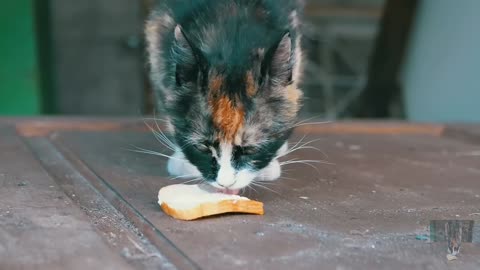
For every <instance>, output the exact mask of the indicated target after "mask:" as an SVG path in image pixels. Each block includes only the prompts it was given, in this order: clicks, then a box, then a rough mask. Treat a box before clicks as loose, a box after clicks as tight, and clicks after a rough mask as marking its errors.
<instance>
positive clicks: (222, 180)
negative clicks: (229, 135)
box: [216, 143, 235, 188]
mask: <svg viewBox="0 0 480 270" xmlns="http://www.w3.org/2000/svg"><path fill="white" fill-rule="evenodd" d="M232 153H233V146H232V145H231V144H229V143H222V144H221V145H220V158H219V159H218V165H219V166H220V168H219V170H218V174H217V179H216V180H217V183H218V184H219V185H221V186H223V187H226V188H230V187H232V186H233V185H234V184H235V169H234V168H233V166H232Z"/></svg>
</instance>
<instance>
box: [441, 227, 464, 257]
mask: <svg viewBox="0 0 480 270" xmlns="http://www.w3.org/2000/svg"><path fill="white" fill-rule="evenodd" d="M462 238H463V223H462V222H461V221H458V220H457V221H447V222H446V223H445V239H446V240H447V251H448V253H449V254H452V255H453V256H456V255H458V254H459V253H460V246H461V244H462Z"/></svg>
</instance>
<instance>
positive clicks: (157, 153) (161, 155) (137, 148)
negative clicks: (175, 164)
mask: <svg viewBox="0 0 480 270" xmlns="http://www.w3.org/2000/svg"><path fill="white" fill-rule="evenodd" d="M133 147H135V148H136V149H127V150H128V151H131V152H136V153H141V154H148V155H154V156H160V157H166V158H171V159H176V160H180V161H184V159H181V158H176V157H173V156H169V155H165V154H162V153H159V152H155V151H152V150H147V149H144V148H141V147H137V146H133Z"/></svg>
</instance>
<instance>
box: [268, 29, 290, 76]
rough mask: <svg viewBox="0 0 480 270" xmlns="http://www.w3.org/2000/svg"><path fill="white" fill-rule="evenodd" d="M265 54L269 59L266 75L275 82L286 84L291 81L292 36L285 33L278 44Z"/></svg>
mask: <svg viewBox="0 0 480 270" xmlns="http://www.w3.org/2000/svg"><path fill="white" fill-rule="evenodd" d="M268 54H269V55H267V57H266V60H267V61H269V62H270V63H269V71H268V73H269V74H268V75H269V76H270V77H271V79H273V80H274V81H275V82H278V83H281V84H283V85H288V84H290V83H291V81H292V72H293V64H292V38H291V36H290V33H286V34H285V35H284V36H283V37H282V39H281V40H280V42H279V43H278V45H277V46H276V47H274V48H273V50H271V51H270V52H269V53H268Z"/></svg>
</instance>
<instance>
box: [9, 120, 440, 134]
mask: <svg viewBox="0 0 480 270" xmlns="http://www.w3.org/2000/svg"><path fill="white" fill-rule="evenodd" d="M309 122H315V121H314V120H312V121H309ZM309 122H299V124H298V126H297V128H296V129H297V130H299V131H301V132H304V133H308V132H315V133H322V134H372V135H374V134H377V135H380V134H384V135H385V134H390V135H393V134H397V135H400V134H419V135H420V134H423V135H433V136H440V135H442V134H443V131H444V129H445V127H444V126H443V125H440V124H415V123H406V122H389V123H385V122H375V121H370V122H367V121H364V122H322V121H319V122H315V123H316V124H309ZM145 123H147V124H149V125H151V126H152V125H153V126H155V125H156V124H157V123H155V122H154V121H153V120H151V119H147V120H146V122H145ZM145 123H142V122H141V121H138V120H134V119H132V120H130V121H125V120H124V121H121V120H120V119H116V120H113V119H109V120H108V119H95V120H93V119H81V118H78V119H73V118H68V119H65V118H63V119H62V118H56V119H48V118H43V119H42V118H39V119H37V120H23V121H17V122H16V128H17V132H18V133H19V134H20V135H21V136H24V137H45V136H48V135H50V134H52V133H54V132H60V131H96V132H101V131H121V130H125V131H127V130H129V131H134V130H137V131H148V130H149V129H148V126H147V125H146V124H145ZM158 125H159V126H160V127H163V126H164V125H163V124H162V123H158Z"/></svg>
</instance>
